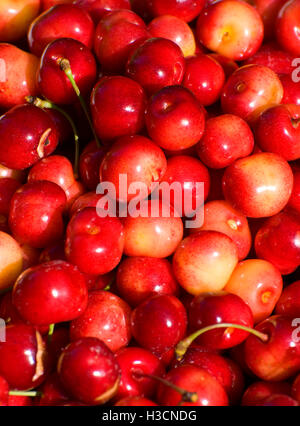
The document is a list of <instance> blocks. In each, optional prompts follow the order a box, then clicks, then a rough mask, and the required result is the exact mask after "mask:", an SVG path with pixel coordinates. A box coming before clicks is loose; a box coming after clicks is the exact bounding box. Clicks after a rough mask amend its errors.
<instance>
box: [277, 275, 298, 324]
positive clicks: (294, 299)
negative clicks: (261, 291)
mask: <svg viewBox="0 0 300 426" xmlns="http://www.w3.org/2000/svg"><path fill="white" fill-rule="evenodd" d="M275 312H276V314H277V315H287V316H291V317H294V318H298V317H299V314H300V281H295V282H293V283H292V284H289V285H288V286H286V287H285V288H284V289H283V292H282V294H281V296H280V298H279V300H278V302H277V304H276V310H275Z"/></svg>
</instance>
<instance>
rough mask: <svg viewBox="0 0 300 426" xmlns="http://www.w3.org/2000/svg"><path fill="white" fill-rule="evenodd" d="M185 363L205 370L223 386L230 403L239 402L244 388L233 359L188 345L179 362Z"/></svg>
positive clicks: (239, 371) (238, 368) (239, 370)
mask: <svg viewBox="0 0 300 426" xmlns="http://www.w3.org/2000/svg"><path fill="white" fill-rule="evenodd" d="M187 364H189V365H194V366H196V367H200V368H203V369H204V370H206V371H207V372H208V373H209V374H211V375H212V376H214V377H215V378H216V379H217V380H218V381H219V383H220V384H221V385H222V386H223V387H224V389H225V391H226V393H227V395H228V397H229V400H230V402H231V403H232V404H236V403H237V402H239V400H240V398H241V395H242V392H243V389H244V377H243V373H242V370H241V368H240V367H239V366H238V364H236V363H235V362H234V361H232V360H231V359H229V358H224V357H223V356H221V355H219V354H217V353H214V352H210V351H204V350H202V349H200V350H199V347H197V346H196V347H190V348H189V349H188V350H187V352H186V353H185V355H184V357H183V359H182V360H181V361H180V363H179V365H187ZM175 366H176V365H175Z"/></svg>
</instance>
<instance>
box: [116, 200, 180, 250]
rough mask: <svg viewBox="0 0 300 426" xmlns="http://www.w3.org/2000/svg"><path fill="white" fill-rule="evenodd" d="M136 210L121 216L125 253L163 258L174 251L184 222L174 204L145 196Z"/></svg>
mask: <svg viewBox="0 0 300 426" xmlns="http://www.w3.org/2000/svg"><path fill="white" fill-rule="evenodd" d="M152 209H153V210H152ZM151 210H152V211H154V212H155V214H154V217H153V216H151ZM139 212H140V215H139V216H137V217H131V216H128V217H126V218H124V219H122V224H123V226H124V235H125V246H124V254H126V255H127V256H148V257H156V258H163V257H168V256H170V255H171V254H172V253H174V251H175V250H176V248H177V246H178V244H179V243H180V241H181V240H182V236H183V223H182V220H181V218H180V217H179V216H178V214H177V213H176V212H175V211H174V209H173V207H172V206H171V205H168V204H166V203H163V202H161V201H159V200H156V199H153V200H150V201H149V200H144V201H141V202H140V208H139Z"/></svg>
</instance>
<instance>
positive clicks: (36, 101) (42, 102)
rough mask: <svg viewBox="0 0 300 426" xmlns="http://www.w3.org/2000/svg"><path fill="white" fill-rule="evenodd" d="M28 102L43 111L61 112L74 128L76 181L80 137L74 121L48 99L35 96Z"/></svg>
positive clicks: (30, 97)
mask: <svg viewBox="0 0 300 426" xmlns="http://www.w3.org/2000/svg"><path fill="white" fill-rule="evenodd" d="M25 99H26V101H27V102H28V103H30V104H32V105H35V106H36V107H38V108H41V109H44V108H45V109H55V110H56V111H58V112H60V113H61V114H62V115H63V116H64V117H65V118H66V120H67V121H68V122H69V124H70V126H71V127H72V130H73V134H74V142H75V161H74V177H75V179H78V177H79V174H78V168H79V136H78V131H77V128H76V126H75V124H74V121H73V120H72V118H71V117H70V115H69V114H68V113H66V111H64V110H63V109H62V108H60V107H58V106H57V105H55V104H54V103H52V102H50V101H48V100H47V99H40V98H38V97H36V96H35V97H34V96H27V97H26V98H25Z"/></svg>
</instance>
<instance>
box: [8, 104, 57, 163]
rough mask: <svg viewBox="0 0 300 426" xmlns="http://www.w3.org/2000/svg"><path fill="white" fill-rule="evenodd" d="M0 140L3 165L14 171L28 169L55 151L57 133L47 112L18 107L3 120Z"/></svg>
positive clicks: (10, 111)
mask: <svg viewBox="0 0 300 426" xmlns="http://www.w3.org/2000/svg"><path fill="white" fill-rule="evenodd" d="M12 134H13V135H14V137H13V138H12V137H11V135H12ZM0 139H1V143H0V162H1V163H2V164H3V165H4V166H6V167H9V168H11V169H25V168H27V167H30V166H32V165H33V164H35V163H36V162H37V161H38V160H40V159H41V158H43V157H45V156H47V155H49V154H51V153H52V152H53V151H54V150H55V148H56V146H57V144H58V131H57V128H56V126H55V123H54V121H53V120H52V118H51V117H50V116H49V115H48V114H47V112H45V111H43V110H41V109H40V108H37V107H35V106H33V105H18V106H16V107H14V108H12V109H10V110H9V111H8V112H6V113H5V114H4V115H2V117H0Z"/></svg>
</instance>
